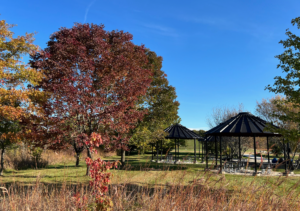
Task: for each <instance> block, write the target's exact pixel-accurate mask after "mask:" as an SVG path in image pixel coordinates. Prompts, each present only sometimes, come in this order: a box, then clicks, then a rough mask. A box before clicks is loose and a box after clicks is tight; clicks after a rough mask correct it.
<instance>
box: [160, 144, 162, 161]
mask: <svg viewBox="0 0 300 211" xmlns="http://www.w3.org/2000/svg"><path fill="white" fill-rule="evenodd" d="M162 150H163V149H162V140H160V161H161V160H162Z"/></svg>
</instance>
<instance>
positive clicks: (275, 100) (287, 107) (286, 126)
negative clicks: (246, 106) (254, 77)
mask: <svg viewBox="0 0 300 211" xmlns="http://www.w3.org/2000/svg"><path fill="white" fill-rule="evenodd" d="M278 105H280V106H278ZM286 111H289V112H291V111H292V112H293V113H298V112H299V111H300V108H297V107H294V106H293V104H292V103H290V102H287V101H286V98H285V97H283V96H280V95H276V96H275V97H272V98H270V99H262V101H261V102H256V113H257V114H258V116H260V117H261V118H262V119H264V120H266V121H267V122H272V123H273V124H275V125H277V126H279V128H280V129H279V130H280V132H282V131H284V134H288V133H289V131H294V130H297V128H298V124H297V123H295V122H292V121H291V120H283V119H280V118H279V116H285V115H286V113H285V112H286ZM279 130H276V131H279ZM287 137H288V135H287ZM270 145H271V146H272V152H273V153H275V154H277V155H278V154H282V153H283V152H284V148H283V147H284V142H283V139H282V138H281V137H280V138H278V137H277V138H275V137H274V138H272V139H271V140H270ZM289 147H290V149H291V153H292V157H291V159H293V160H294V157H295V155H296V152H297V151H298V150H299V148H300V142H299V140H298V141H290V142H289ZM287 151H288V150H286V153H287Z"/></svg>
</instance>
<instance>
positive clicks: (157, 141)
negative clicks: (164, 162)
mask: <svg viewBox="0 0 300 211" xmlns="http://www.w3.org/2000/svg"><path fill="white" fill-rule="evenodd" d="M156 161H157V163H158V141H157V142H156Z"/></svg>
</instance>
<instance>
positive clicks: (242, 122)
mask: <svg viewBox="0 0 300 211" xmlns="http://www.w3.org/2000/svg"><path fill="white" fill-rule="evenodd" d="M267 124H268V123H267V122H266V121H265V120H263V119H261V118H259V117H257V116H254V115H253V114H251V113H250V112H241V113H239V114H238V115H236V116H234V117H232V118H230V119H229V120H227V121H225V122H223V123H221V124H219V125H218V126H216V127H214V128H212V129H210V130H208V131H207V132H206V133H205V135H208V136H281V134H278V133H273V132H270V131H264V129H265V127H266V126H267ZM271 126H273V127H276V128H278V127H277V126H275V125H273V124H271Z"/></svg>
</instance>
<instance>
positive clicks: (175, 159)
mask: <svg viewBox="0 0 300 211" xmlns="http://www.w3.org/2000/svg"><path fill="white" fill-rule="evenodd" d="M174 157H175V163H176V139H175V155H174Z"/></svg>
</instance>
